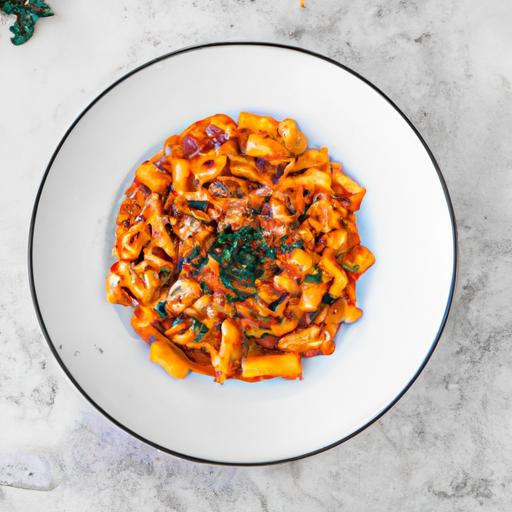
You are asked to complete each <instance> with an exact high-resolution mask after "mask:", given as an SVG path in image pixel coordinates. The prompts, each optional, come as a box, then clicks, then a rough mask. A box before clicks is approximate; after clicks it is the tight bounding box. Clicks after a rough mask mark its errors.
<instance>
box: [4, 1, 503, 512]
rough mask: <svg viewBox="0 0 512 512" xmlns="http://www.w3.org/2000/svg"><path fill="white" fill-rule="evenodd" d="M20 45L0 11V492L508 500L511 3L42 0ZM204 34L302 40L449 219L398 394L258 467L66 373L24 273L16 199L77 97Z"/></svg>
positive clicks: (96, 501) (392, 506) (70, 498)
mask: <svg viewBox="0 0 512 512" xmlns="http://www.w3.org/2000/svg"><path fill="white" fill-rule="evenodd" d="M50 3H51V5H52V6H53V8H54V10H55V11H56V14H57V15H56V16H55V17H54V18H49V19H45V20H41V21H40V22H39V24H38V27H37V31H36V35H35V36H34V38H33V39H32V40H31V41H30V42H29V43H27V44H26V45H24V46H21V47H18V48H16V47H14V46H12V45H11V44H10V43H9V41H8V37H9V33H8V29H7V27H8V20H7V18H6V17H5V16H4V17H0V172H1V176H2V187H1V202H0V239H1V240H2V251H1V252H0V511H1V512H11V511H12V512H27V511H30V512H38V511H45V512H46V511H51V512H68V511H85V512H87V511H94V512H97V511H109V512H117V511H123V512H131V511H134V512H135V511H137V512H140V511H146V510H148V511H171V510H176V511H186V510H187V511H188V510H190V511H194V512H200V511H209V510H214V511H217V510H219V511H223V510H235V511H239V510H240V511H242V510H243V511H244V512H245V511H247V512H250V511H260V510H261V511H288V510H300V511H308V512H309V511H312V512H314V511H323V510H328V511H338V510H347V511H350V512H359V511H361V512H367V511H370V510H371V511H374V510H375V511H398V510H406V511H425V512H431V511H432V510H436V511H437V512H445V511H446V512H447V511H450V512H451V511H469V510H471V511H473V510H483V511H507V512H508V511H509V510H510V506H511V505H510V504H511V503H512V436H511V429H512V379H511V369H512V344H511V341H512V292H511V290H512V271H511V267H512V231H511V229H510V226H511V220H512V219H511V217H512V201H511V199H512V137H511V135H510V134H511V129H512V85H511V82H512V64H511V59H510V56H511V54H512V31H511V30H510V26H511V25H512V3H510V2H509V1H505V0H487V1H485V2H482V1H481V0H450V1H447V0H381V1H378V0H307V9H305V10H301V9H300V8H299V6H298V3H299V0H254V1H249V0H238V1H235V0H172V1H169V0H139V1H135V0H124V1H123V2H100V1H99V0H96V1H94V2H91V1H90V0H75V1H73V2H66V1H64V0H50ZM216 40H266V41H275V42H281V43H291V44H294V45H298V46H303V47H305V48H309V49H312V50H316V51H318V52H321V53H324V54H326V55H328V56H329V57H332V58H334V59H337V60H339V61H341V62H343V63H344V64H347V65H348V66H350V67H352V68H353V69H355V70H356V71H358V72H359V73H362V74H363V75H364V76H366V77H367V78H369V79H370V80H371V81H373V82H374V83H375V84H376V85H377V86H378V87H380V88H381V89H382V90H383V91H384V92H385V93H387V94H388V95H389V96H390V97H391V98H392V99H393V100H394V101H395V102H396V103H397V104H398V105H399V106H400V107H401V108H402V109H403V110H404V112H405V113H406V115H407V116H409V118H410V119H411V120H412V121H413V122H414V123H415V124H416V126H417V127H418V128H419V130H420V131H421V133H422V134H423V136H424V137H425V139H426V140H427V142H428V144H429V145H430V147H431V149H432V150H433V152H434V154H435V155H436V157H437V160H438V162H439V164H440V166H441V168H442V170H443V173H444V176H445V178H446V181H447V183H448V187H449V189H450V193H451V196H452V200H453V203H454V207H455V213H456V215H457V219H458V228H459V244H460V267H459V277H458V289H457V292H456V298H455V303H454V306H453V310H452V314H451V317H450V319H449V321H448V324H447V327H446V330H445V333H444V335H443V337H442V340H441V342H440V344H439V347H438V349H437V350H436V352H435V353H434V356H433V357H432V359H431V361H430V363H429V365H428V366H427V368H426V370H425V371H424V372H423V374H422V375H421V376H420V378H419V379H418V381H417V382H416V383H415V384H414V386H413V387H412V389H411V390H410V391H409V392H408V393H407V394H406V396H405V397H404V398H403V399H402V400H401V401H400V402H399V403H398V405H397V406H395V407H394V408H393V409H392V410H391V411H390V412H389V413H388V414H386V415H385V416H384V417H383V418H382V419H381V420H380V421H378V422H377V423H375V424H374V425H373V426H371V427H370V428H369V429H367V430H366V431H364V432H363V433H362V434H360V435H359V436H357V437H356V438H354V439H352V440H350V441H348V442H347V443H345V444H343V445H341V446H339V447H337V448H334V449H332V450H330V451H328V452H326V453H323V454H321V455H318V456H315V457H313V458H310V459H307V460H302V461H298V462H294V463H290V464H284V465H278V466H272V467H261V468H238V469H237V468H221V467H211V466H207V465H199V464H195V463H191V462H186V461H182V460H180V459H176V458H174V457H172V456H168V455H165V454H162V453H159V452H158V451H156V450H154V449H153V448H150V447H148V446H146V445H144V444H142V443H140V442H139V441H137V440H135V439H133V438H131V437H130V436H129V435H128V434H125V433H124V432H122V431H120V430H118V429H117V428H116V427H114V426H113V425H112V424H110V423H109V422H108V421H107V420H106V419H104V418H103V417H102V416H101V415H100V414H99V413H97V412H96V411H95V410H94V409H93V408H92V406H90V405H89V404H88V403H87V402H86V400H85V399H84V398H82V396H81V395H80V394H79V393H78V392H77V391H76V390H75V389H74V388H73V386H72V385H71V383H70V382H69V381H68V380H67V378H66V377H65V376H64V374H63V372H62V371H61V370H60V368H59V367H58V366H57V364H56V363H55V361H54V360H53V358H52V355H51V353H50V351H49V349H48V347H47V345H46V343H45V341H44V340H43V338H42V335H41V333H40V331H39V329H38V326H37V322H36V318H35V314H34V310H33V307H32V303H31V299H30V293H29V288H28V281H27V269H26V246H27V237H28V226H29V219H30V213H31V208H32V203H33V201H34V197H35V194H36V190H37V187H38V186H39V182H40V180H41V177H42V175H43V172H44V168H45V166H46V164H47V162H48V160H49V158H50V155H51V153H52V152H53V150H54V149H55V147H56V145H57V144H58V142H59V140H60V138H61V137H62V135H63V134H64V132H65V130H66V129H67V127H68V126H69V124H70V123H71V122H72V121H73V120H74V118H75V117H76V116H77V114H78V113H79V112H80V111H81V109H82V108H83V107H84V106H85V105H86V104H87V103H89V102H90V101H91V100H92V99H93V98H94V97H95V96H96V95H97V94H98V93H99V92H100V91H101V90H103V89H104V88H105V87H106V86H108V85H109V84H110V83H111V82H112V81H113V80H115V79H117V78H119V77H120V76H122V75H123V74H124V73H126V72H127V71H129V70H131V69H133V68H134V67H135V66H138V65H139V64H142V63H143V62H145V61H146V60H148V59H151V58H153V57H156V56H158V55H161V54H163V53H166V52H168V51H171V50H174V49H178V48H180V47H183V46H187V45H193V44H198V43H204V42H211V41H216Z"/></svg>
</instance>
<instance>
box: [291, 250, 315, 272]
mask: <svg viewBox="0 0 512 512" xmlns="http://www.w3.org/2000/svg"><path fill="white" fill-rule="evenodd" d="M288 262H289V263H291V264H292V265H295V266H296V267H297V268H298V269H299V271H300V273H301V274H306V273H307V272H308V271H309V270H310V269H311V267H313V258H312V257H311V256H310V255H309V254H308V253H307V252H306V251H305V250H303V249H299V248H297V249H294V250H293V251H292V252H291V254H290V258H289V259H288Z"/></svg>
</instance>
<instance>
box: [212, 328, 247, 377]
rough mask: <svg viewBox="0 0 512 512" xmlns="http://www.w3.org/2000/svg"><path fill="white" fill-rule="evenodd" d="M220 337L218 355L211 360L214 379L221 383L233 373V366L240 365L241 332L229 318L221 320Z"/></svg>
mask: <svg viewBox="0 0 512 512" xmlns="http://www.w3.org/2000/svg"><path fill="white" fill-rule="evenodd" d="M221 332H222V339H221V342H220V349H219V354H218V357H216V358H214V360H213V361H212V363H213V367H214V368H215V380H216V381H217V382H219V383H223V382H224V381H225V380H226V378H228V377H230V376H231V375H232V374H233V370H234V366H235V365H238V366H239V365H240V359H241V357H242V333H241V331H240V328H239V327H238V325H237V324H236V323H235V322H234V321H233V320H232V319H230V318H226V320H224V321H223V322H222V327H221Z"/></svg>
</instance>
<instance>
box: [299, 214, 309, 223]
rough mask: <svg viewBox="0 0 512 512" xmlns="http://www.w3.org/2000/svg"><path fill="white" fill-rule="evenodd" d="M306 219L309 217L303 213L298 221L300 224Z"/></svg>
mask: <svg viewBox="0 0 512 512" xmlns="http://www.w3.org/2000/svg"><path fill="white" fill-rule="evenodd" d="M308 217H309V215H308V214H307V213H303V214H302V215H300V216H299V218H298V221H299V222H300V223H301V224H302V223H303V222H304V221H305V220H306V219H307V218H308Z"/></svg>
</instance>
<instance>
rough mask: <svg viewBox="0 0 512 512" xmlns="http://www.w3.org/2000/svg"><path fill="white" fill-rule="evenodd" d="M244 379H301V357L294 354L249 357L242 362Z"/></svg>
mask: <svg viewBox="0 0 512 512" xmlns="http://www.w3.org/2000/svg"><path fill="white" fill-rule="evenodd" d="M242 377H243V378H245V379H254V378H264V377H283V378H285V379H301V378H302V365H301V362H300V356H299V354H294V353H287V354H270V355H250V356H247V357H246V358H245V359H244V361H243V362H242Z"/></svg>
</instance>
